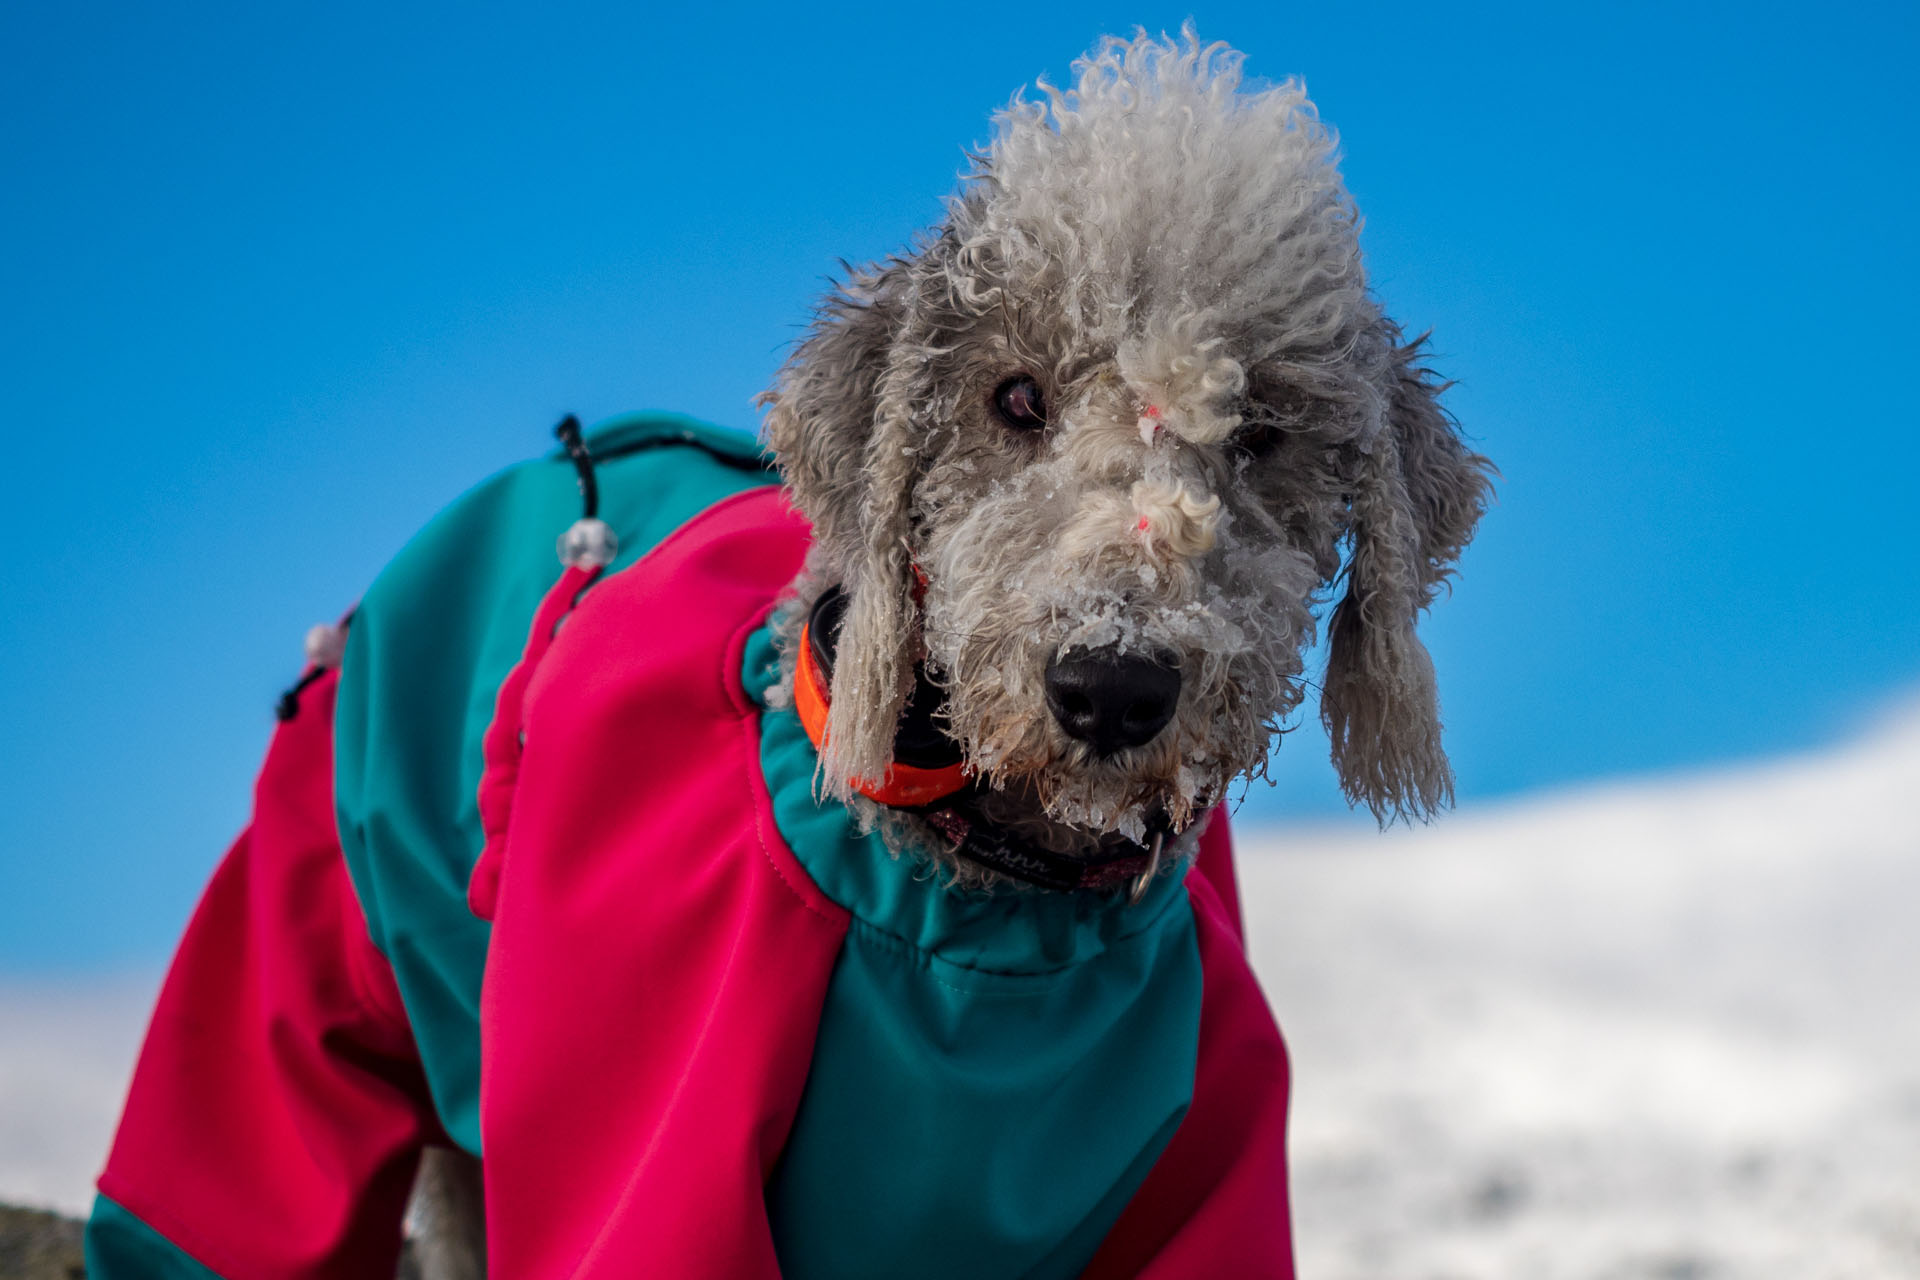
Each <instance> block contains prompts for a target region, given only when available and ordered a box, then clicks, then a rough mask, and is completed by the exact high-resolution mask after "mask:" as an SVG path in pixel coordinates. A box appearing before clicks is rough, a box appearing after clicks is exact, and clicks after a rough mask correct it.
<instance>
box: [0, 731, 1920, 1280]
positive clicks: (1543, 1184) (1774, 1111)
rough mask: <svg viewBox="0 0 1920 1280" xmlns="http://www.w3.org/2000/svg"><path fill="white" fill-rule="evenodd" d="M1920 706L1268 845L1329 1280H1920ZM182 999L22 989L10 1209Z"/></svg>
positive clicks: (3, 1041) (5, 1025)
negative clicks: (1719, 766)
mask: <svg viewBox="0 0 1920 1280" xmlns="http://www.w3.org/2000/svg"><path fill="white" fill-rule="evenodd" d="M1916 798H1920V706H1915V707H1913V708H1911V709H1910V710H1909V711H1908V712H1906V713H1904V714H1902V715H1900V716H1897V717H1895V718H1894V719H1893V720H1892V721H1890V722H1889V723H1887V724H1885V725H1883V726H1881V727H1880V728H1879V729H1878V730H1876V731H1874V732H1872V733H1869V734H1867V735H1865V736H1863V737H1862V738H1860V739H1859V740H1857V741H1855V742H1853V743H1851V744H1848V745H1846V746H1844V747H1841V748H1837V749H1834V750H1831V751H1827V752H1824V753H1821V754H1818V755H1812V756H1806V757H1800V758H1796V759H1788V760H1781V761H1775V762H1771V763H1767V764H1762V765H1753V766H1745V767H1741V768H1738V769H1731V770H1727V771H1723V772H1719V773H1714V774H1696V775H1690V776H1684V777H1672V778H1666V779H1660V780H1653V781H1646V782H1636V783H1629V784H1618V785H1610V786H1606V787H1598V788H1593V789H1587V790H1581V791H1577V792H1568V793H1560V794H1554V795H1544V796H1539V797H1535V798H1531V799H1526V800H1521V801H1517V802H1512V803H1508V804H1505V805H1500V806H1484V807H1479V808H1469V809H1467V810H1465V811H1462V812H1460V813H1456V814H1454V815H1451V816H1449V817H1447V818H1444V819H1442V820H1441V821H1440V822H1438V823H1437V824H1435V825H1434V826H1432V827H1427V828H1422V829H1419V830H1415V831H1406V830H1395V831H1392V832H1389V833H1387V834H1385V835H1376V834H1373V833H1372V832H1370V831H1356V830H1354V829H1351V828H1348V829H1341V830H1338V831H1313V830H1300V829H1284V828H1283V829H1268V830H1263V831H1253V830H1242V831H1241V832H1240V833H1239V838H1240V845H1241V873H1242V876H1243V884H1244V889H1245V897H1246V902H1247V914H1248V924H1249V928H1250V931H1251V936H1252V947H1253V951H1254V959H1255V963H1256V965H1257V966H1258V968H1259V970H1260V973H1261V977H1262V979H1263V981H1264V982H1265V984H1266V987H1267V991H1268V995H1269V996H1270V998H1271V999H1272V1001H1273V1004H1274V1007H1275V1010H1276V1011H1277V1013H1278V1014H1279V1017H1280V1021H1281V1026H1282V1028H1283V1029H1284V1030H1285V1032H1286V1033H1287V1038H1288V1042H1289V1045H1290V1047H1291V1050H1292V1053H1293V1062H1294V1099H1293V1144H1292V1145H1293V1170H1294V1197H1295V1203H1294V1222H1295V1233H1296V1239H1297V1242H1298V1248H1299V1256H1300V1264H1301V1274H1302V1275H1303V1276H1305V1277H1307V1280H1358V1278H1360V1277H1367V1278H1369V1280H1373V1278H1378V1277H1390V1278H1392V1280H1424V1278H1432V1280H1439V1278H1440V1277H1461V1278H1466V1277H1501V1278H1503V1280H1504V1278H1507V1277H1514V1278H1521V1277H1524V1278H1526V1280H1556V1278H1558V1277H1593V1278H1600V1280H1615V1278H1619V1280H1625V1278H1627V1277H1648V1278H1650V1280H1651V1278H1660V1280H1690V1278H1691V1280H1706V1278H1707V1277H1713V1278H1715V1280H1720V1278H1728V1280H1734V1278H1739V1277H1776V1276H1787V1275H1791V1276H1794V1277H1797V1278H1801V1280H1814V1278H1819V1277H1880V1276H1886V1277H1911V1276H1920V812H1917V811H1916V808H1915V801H1916ZM156 988H157V980H156V979H155V978H154V977H152V976H146V977H142V978H139V979H129V980H118V981H65V980H63V981H60V982H57V983H56V982H53V981H51V980H44V981H28V980H25V979H15V980H9V981H0V1029H3V1033H0V1199H5V1200H11V1201H16V1202H26V1203H32V1204H40V1205H50V1206H54V1207H58V1208H61V1209H65V1210H68V1211H71V1212H80V1211H83V1210H84V1209H85V1206H86V1204H87V1202H88V1200H89V1198H90V1194H91V1193H90V1190H89V1186H90V1183H91V1180H92V1177H93V1175H94V1173H95V1172H96V1171H97V1168H98V1165H99V1162H100V1160H101V1157H102V1154H103V1153H104V1151H105V1149H106V1144H107V1141H108V1139H109V1137H110V1135H111V1130H112V1125H113V1121H114V1118H115V1113H116V1111H117V1109H118V1106H119V1099H120V1094H121V1091H122V1089H123V1088H124V1086H125V1079H126V1075H127V1072H128V1069H129V1067H130V1064H131V1062H132V1060H133V1055H134V1053H135V1051H136V1049H137V1047H138V1040H139V1036H140V1032H141V1029H142V1026H143V1023H144V1019H145V1013H146V1009H147V1007H148V1005H149V1003H150V1002H151V1000H152V998H153V995H154V992H155V990H156Z"/></svg>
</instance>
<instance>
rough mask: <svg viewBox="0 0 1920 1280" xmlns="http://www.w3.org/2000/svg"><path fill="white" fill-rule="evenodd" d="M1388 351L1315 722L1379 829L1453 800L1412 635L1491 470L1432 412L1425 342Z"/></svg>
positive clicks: (1425, 673) (1427, 681)
mask: <svg viewBox="0 0 1920 1280" xmlns="http://www.w3.org/2000/svg"><path fill="white" fill-rule="evenodd" d="M1380 332H1381V336H1382V337H1383V339H1384V341H1385V342H1386V343H1387V345H1388V352H1389V354H1388V369H1387V390H1386V396H1385V399H1386V406H1385V420H1384V422H1383V427H1382V430H1381V431H1380V432H1379V433H1378V434H1376V435H1375V436H1374V438H1373V439H1372V440H1371V441H1367V442H1364V445H1363V447H1364V450H1365V451H1364V452H1363V454H1362V455H1361V459H1360V475H1359V481H1358V484H1357V486H1356V488H1355V491H1354V494H1353V500H1352V511H1351V526H1350V527H1351V534H1352V542H1353V546H1352V557H1351V559H1350V561H1349V562H1348V565H1347V571H1346V578H1347V590H1346V595H1345V596H1344V598H1342V599H1341V601H1340V604H1339V606H1338V607H1337V608H1336V609H1335V610H1334V614H1333V624H1332V627H1331V641H1330V651H1329V656H1328V660H1327V674H1326V684H1325V688H1324V690H1323V692H1322V694H1321V703H1320V715H1321V719H1322V720H1323V721H1324V722H1325V724H1326V727H1327V733H1328V735H1329V737H1330V738H1331V739H1332V741H1333V762H1334V766H1335V768H1336V769H1337V770H1338V771H1339V774H1340V785H1341V789H1342V790H1343V791H1345V792H1346V795H1347V799H1348V800H1349V801H1351V802H1354V803H1364V804H1365V805H1366V806H1367V807H1368V808H1369V809H1371V810H1372V811H1373V814H1374V816H1375V817H1376V818H1378V819H1379V820H1380V821H1381V822H1383V823H1384V822H1387V821H1390V820H1391V819H1393V818H1395V817H1426V816H1429V815H1431V814H1432V813H1433V812H1434V811H1435V810H1436V809H1439V808H1443V807H1445V806H1446V805H1449V804H1451V803H1452V801H1453V770H1452V767H1451V766H1450V765H1449V764H1448V763H1447V756H1446V752H1445V751H1444V750H1443V749H1442V748H1441V745H1440V707H1439V697H1438V693H1437V691H1436V689H1435V687H1434V678H1433V660H1432V659H1431V658H1430V657H1429V656H1428V655H1427V650H1426V646H1425V645H1423V644H1421V642H1420V638H1419V637H1418V636H1417V635H1416V634H1415V633H1414V626H1415V623H1416V622H1417V620H1418V618H1419V615H1420V614H1421V613H1422V612H1423V611H1425V609H1426V608H1427V606H1428V605H1429V604H1430V603H1432V601H1433V597H1434V594H1435V592H1436V591H1437V590H1438V589H1439V585H1440V583H1441V582H1442V581H1443V580H1444V579H1445V578H1446V576H1447V575H1448V574H1449V573H1450V572H1451V571H1452V569H1453V565H1454V562H1455V561H1456V560H1458V558H1459V556H1460V551H1461V549H1462V548H1463V547H1465V546H1466V544H1467V542H1468V540H1469V539H1471V538H1472V537H1473V530H1474V526H1475V525H1476V524H1478V523H1479V520H1480V517H1481V515H1482V514H1483V513H1484V512H1485V511H1486V505H1487V499H1488V496H1489V493H1490V491H1491V486H1490V484H1489V481H1488V477H1489V474H1490V473H1491V472H1492V471H1493V467H1492V464H1491V463H1489V462H1488V461H1487V459H1486V458H1484V457H1482V456H1480V455H1479V454H1477V453H1474V452H1472V451H1471V450H1470V449H1468V448H1467V447H1466V445H1465V444H1464V443H1463V442H1462V441H1461V439H1460V433H1459V430H1458V428H1457V426H1456V425H1455V423H1454V422H1453V420H1452V418H1451V416H1450V415H1448V414H1447V412H1446V411H1445V410H1444V409H1442V408H1441V407H1440V404H1439V395H1440V393H1441V392H1442V391H1443V390H1445V384H1442V383H1437V382H1435V381H1434V380H1433V377H1432V374H1431V373H1430V372H1429V371H1428V370H1427V369H1425V368H1423V367H1422V366H1421V365H1420V363H1419V361H1420V356H1421V348H1422V346H1423V344H1424V342H1425V339H1424V338H1418V339H1415V340H1414V341H1412V342H1408V343H1402V342H1401V341H1400V334H1399V331H1398V330H1397V329H1395V328H1393V327H1392V326H1390V325H1385V324H1383V325H1382V327H1381V331H1380Z"/></svg>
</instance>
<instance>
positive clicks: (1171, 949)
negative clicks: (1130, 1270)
mask: <svg viewBox="0 0 1920 1280" xmlns="http://www.w3.org/2000/svg"><path fill="white" fill-rule="evenodd" d="M745 664H746V688H747V689H748V690H749V692H758V691H762V690H764V689H766V688H767V687H769V685H771V684H772V682H773V679H774V677H775V675H776V673H777V663H776V660H775V658H774V655H773V648H772V642H771V637H770V634H769V632H768V631H767V630H766V629H764V628H763V629H762V630H761V631H760V632H758V633H757V634H756V635H755V636H754V637H753V638H752V639H750V640H749V642H748V645H747V651H746V655H745ZM816 759H817V757H816V755H815V752H814V750H813V746H812V744H811V743H810V742H809V741H808V739H807V736H806V732H805V730H804V729H803V728H802V727H801V725H800V721H799V717H798V716H797V715H795V714H794V712H793V711H792V710H791V709H786V708H771V707H769V708H766V709H765V710H763V712H762V718H761V767H762V770H763V772H764V773H765V775H766V783H767V790H768V793H769V795H770V796H771V797H772V800H773V811H774V820H775V822H776V824H777V825H778V827H779V830H780V834H781V836H782V837H783V839H784V840H785V841H786V843H787V845H788V846H789V847H790V848H791V849H792V850H793V852H794V854H795V856H796V857H797V858H798V859H799V860H800V862H801V864H802V865H803V866H805V867H806V869H807V871H808V873H809V874H810V875H811V876H812V877H813V879H814V881H815V883H816V884H818V885H819V886H820V888H821V890H822V891H823V892H825V893H826V895H827V896H828V897H830V898H832V899H833V900H834V901H835V902H837V903H839V904H840V905H841V906H843V907H846V908H847V909H848V910H849V911H850V912H851V913H852V914H853V916H854V922H853V925H852V927H851V928H850V930H849V932H848V934H847V940H846V944H845V946H844V948H843V949H842V952H841V955H840V958H839V960H838V962H837V963H836V965H835V968H834V972H833V977H832V980H831V983H830V985H829V987H828V991H827V999H826V1005H825V1009H824V1010H823V1012H822V1015H821V1020H820V1029H819V1034H818V1038H817V1040H816V1041H815V1048H814V1056H813V1063H812V1066H811V1068H810V1070H809V1073H808V1076H807V1084H806V1090H805V1093H804V1094H803V1095H802V1097H801V1102H800V1109H799V1113H798V1115H797V1116H796V1118H795V1120H794V1125H793V1130H792V1132H791V1134H790V1135H789V1138H788V1142H787V1146H786V1149H785V1150H784V1152H783V1153H782V1155H781V1157H780V1162H779V1164H778V1165H777V1166H776V1168H775V1171H774V1175H773V1178H772V1179H771V1181H770V1183H769V1184H768V1187H767V1206H768V1211H769V1215H770V1217H771V1220H772V1224H773V1230H774V1243H775V1247H776V1249H777V1251H778V1253H779V1255H780V1264H781V1270H782V1273H783V1274H784V1275H786V1276H787V1277H789V1280H811V1278H812V1277H896V1276H902V1275H912V1276H915V1277H916V1278H922V1280H947V1278H949V1277H951V1278H952V1280H963V1278H970V1277H978V1276H1006V1277H1014V1276H1031V1277H1044V1278H1049V1280H1051V1278H1053V1277H1062V1278H1064V1277H1069V1276H1074V1275H1078V1274H1079V1273H1080V1272H1081V1271H1082V1270H1084V1269H1085V1267H1086V1265H1087V1263H1088V1262H1089V1261H1090V1260H1091V1259H1092V1258H1093V1255H1094V1253H1095V1251H1096V1250H1097V1249H1098V1248H1099V1246H1100V1244H1101V1242H1102V1240H1103V1239H1105V1237H1106V1235H1107V1232H1108V1230H1109V1229H1110V1228H1111V1227H1112V1226H1113V1224H1114V1222H1115V1221H1117V1220H1118V1218H1119V1216H1120V1213H1121V1211H1122V1210H1123V1209H1124V1208H1125V1207H1126V1205H1127V1202H1128V1201H1129V1200H1130V1199H1131V1198H1132V1196H1133V1193H1134V1192H1135V1191H1136V1190H1137V1189H1138V1188H1139V1186H1140V1184H1141V1183H1142V1182H1143V1181H1144V1180H1145V1179H1146V1176H1147V1173H1148V1172H1149V1171H1150V1170H1151V1168H1152V1167H1153V1164H1154V1162H1155V1160H1156V1159H1158V1157H1159V1155H1160V1153H1161V1151H1162V1150H1163V1149H1164V1148H1165V1147H1166V1145H1167V1143H1168V1142H1169V1141H1170V1140H1171V1139H1172V1137H1173V1134H1174V1131H1175V1130H1176V1129H1177V1128H1178V1127H1179V1125H1180V1121H1181V1120H1182V1118H1183V1117H1184V1116H1185V1115H1186V1112H1187V1108H1188V1106H1189V1104H1190V1102H1191V1100H1192V1096H1193V1081H1194V1072H1195V1066H1196V1062H1197V1060H1198V1054H1199V1030H1200V1000H1201V986H1202V976H1201V969H1200V955H1199V948H1198V941H1197V935H1196V932H1195V925H1194V919H1193V911H1192V907H1191V904H1190V902H1189V901H1188V898H1187V893H1186V888H1185V885H1184V884H1183V883H1182V882H1181V880H1180V878H1179V877H1177V876H1171V875H1169V876H1163V877H1161V879H1160V880H1159V881H1158V882H1157V883H1156V884H1154V885H1153V886H1152V887H1151V888H1150V889H1149V891H1148V894H1147V896H1146V898H1145V899H1144V900H1143V901H1142V902H1141V903H1139V904H1138V905H1137V906H1129V905H1127V903H1126V901H1125V899H1124V898H1123V897H1121V896H1118V895H1105V896H1100V895H1092V894H1060V893H1041V892H1030V891H1025V890H1011V891H1009V890H1002V891H1000V892H997V893H992V894H988V893H977V892H975V893H968V892H959V891H955V890H951V889H948V888H945V887H943V886H942V885H941V884H939V883H937V882H936V881H935V880H934V879H933V878H932V876H931V874H930V873H929V872H928V870H927V869H926V868H925V867H924V866H920V865H918V864H915V863H913V862H911V861H903V860H900V859H896V858H893V857H891V856H890V855H889V854H888V853H887V851H886V849H885V847H884V846H883V845H882V844H881V843H880V841H879V839H878V838H877V837H875V836H872V835H862V834H861V833H860V832H859V830H858V829H857V827H856V825H855V821H854V819H853V817H852V815H851V814H850V813H849V812H848V811H847V810H846V809H845V808H844V807H843V806H841V805H839V804H837V803H834V802H832V801H821V800H817V799H816V798H815V795H814V792H813V775H814V767H815V763H816Z"/></svg>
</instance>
